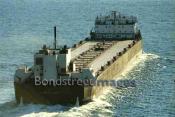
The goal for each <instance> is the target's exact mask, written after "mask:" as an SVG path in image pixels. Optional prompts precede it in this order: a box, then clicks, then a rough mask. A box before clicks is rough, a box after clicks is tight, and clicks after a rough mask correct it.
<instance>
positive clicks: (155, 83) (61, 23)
mask: <svg viewBox="0 0 175 117" xmlns="http://www.w3.org/2000/svg"><path fill="white" fill-rule="evenodd" d="M112 10H117V11H120V12H122V13H125V14H128V15H130V14H131V15H136V16H137V17H138V21H139V26H140V29H141V32H142V37H143V38H144V39H143V41H144V43H143V46H144V52H145V53H144V54H143V55H142V56H140V58H139V60H138V61H135V62H134V63H132V67H131V66H130V67H131V68H132V69H129V68H128V69H129V70H126V72H125V73H123V74H122V76H121V78H125V79H134V80H135V81H136V85H137V86H136V87H132V88H125V89H116V88H110V89H107V90H106V91H105V92H104V94H102V95H101V96H100V97H98V98H94V101H93V102H90V103H88V104H86V105H83V106H80V107H74V106H61V105H55V106H46V105H34V104H28V105H16V104H15V96H14V87H13V75H14V72H15V69H16V68H17V67H18V66H19V65H21V64H27V65H32V62H33V54H34V53H35V52H36V51H37V50H38V49H39V48H40V47H42V45H43V44H49V45H51V44H52V43H53V30H52V28H53V26H55V25H56V26H57V28H58V29H59V34H58V37H59V39H58V43H59V44H68V45H72V44H73V43H76V42H78V41H80V40H81V39H84V38H85V37H87V36H88V35H89V31H90V29H91V28H92V27H93V25H94V19H95V17H96V15H97V14H100V13H102V14H103V13H107V12H108V11H112ZM174 26H175V1H174V0H142V1H141V0H93V1H90V0H71V1H69V0H0V116H8V117H9V116H13V117H14V116H54V117H55V116H66V117H67V116H118V117H127V116H129V117H140V116H141V117H174V116H175V82H174V80H175V27H174Z"/></svg>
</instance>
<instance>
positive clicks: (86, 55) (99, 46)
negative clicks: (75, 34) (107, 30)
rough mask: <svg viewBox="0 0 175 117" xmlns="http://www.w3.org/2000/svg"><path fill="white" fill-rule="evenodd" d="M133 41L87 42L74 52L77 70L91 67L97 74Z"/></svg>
mask: <svg viewBox="0 0 175 117" xmlns="http://www.w3.org/2000/svg"><path fill="white" fill-rule="evenodd" d="M131 43H132V40H126V41H104V42H102V41H99V42H93V41H87V42H85V43H84V44H82V45H80V46H79V47H77V48H75V49H74V50H72V53H71V54H72V58H71V59H72V60H73V61H74V63H75V65H76V70H77V71H79V70H81V68H84V67H90V68H92V69H93V71H94V72H95V73H96V72H97V71H98V70H99V69H101V66H104V65H105V64H106V63H107V61H110V60H111V59H112V58H113V57H114V56H116V54H118V53H119V52H122V51H123V49H124V48H126V47H128V45H129V44H131Z"/></svg>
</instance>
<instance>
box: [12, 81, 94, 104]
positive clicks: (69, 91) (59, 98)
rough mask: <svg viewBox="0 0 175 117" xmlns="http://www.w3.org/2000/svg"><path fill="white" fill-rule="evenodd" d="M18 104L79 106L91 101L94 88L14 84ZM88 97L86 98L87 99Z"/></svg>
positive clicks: (29, 83)
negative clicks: (77, 103)
mask: <svg viewBox="0 0 175 117" xmlns="http://www.w3.org/2000/svg"><path fill="white" fill-rule="evenodd" d="M14 86H15V94H16V100H17V103H20V102H21V101H22V102H23V103H35V104H52V105H53V104H63V105H65V104H76V102H77V99H78V101H79V104H83V103H86V102H89V101H91V97H90V96H91V94H89V92H91V89H92V86H86V87H83V86H42V85H41V86H36V85H34V82H33V83H31V82H25V83H17V82H15V83H14ZM85 96H86V97H85Z"/></svg>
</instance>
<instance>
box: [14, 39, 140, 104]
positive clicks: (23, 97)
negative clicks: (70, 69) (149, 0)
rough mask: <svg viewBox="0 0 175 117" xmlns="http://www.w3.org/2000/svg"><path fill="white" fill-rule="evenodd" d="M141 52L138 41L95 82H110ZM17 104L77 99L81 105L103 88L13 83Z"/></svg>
mask: <svg viewBox="0 0 175 117" xmlns="http://www.w3.org/2000/svg"><path fill="white" fill-rule="evenodd" d="M141 51H142V40H138V41H137V42H136V43H135V44H134V45H133V46H132V47H131V48H128V49H127V51H125V52H123V53H122V54H121V55H120V56H119V57H118V58H117V59H116V60H115V61H114V62H113V63H112V64H111V65H110V66H108V67H107V68H106V69H104V70H103V72H102V73H101V74H100V75H99V76H98V77H97V80H110V79H113V78H114V76H117V75H120V73H121V72H122V71H123V70H124V69H125V67H126V66H127V65H128V64H129V62H131V60H133V59H135V58H136V57H137V56H138V55H139V54H140V52H141ZM14 86H15V95H16V100H17V102H18V103H20V101H23V103H37V104H75V103H76V101H77V98H78V99H79V103H80V104H83V103H86V102H88V101H91V100H92V97H93V96H94V95H98V94H99V93H100V92H101V91H102V90H103V88H105V87H99V86H83V85H82V86H80V85H79V86H78V85H73V86H68V85H64V86H43V85H41V86H36V85H34V81H25V82H14Z"/></svg>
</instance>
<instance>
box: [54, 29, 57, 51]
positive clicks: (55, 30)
mask: <svg viewBox="0 0 175 117" xmlns="http://www.w3.org/2000/svg"><path fill="white" fill-rule="evenodd" d="M56 32H57V29H56V26H54V49H55V50H56V49H57V40H56V36H57V35H56Z"/></svg>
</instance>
